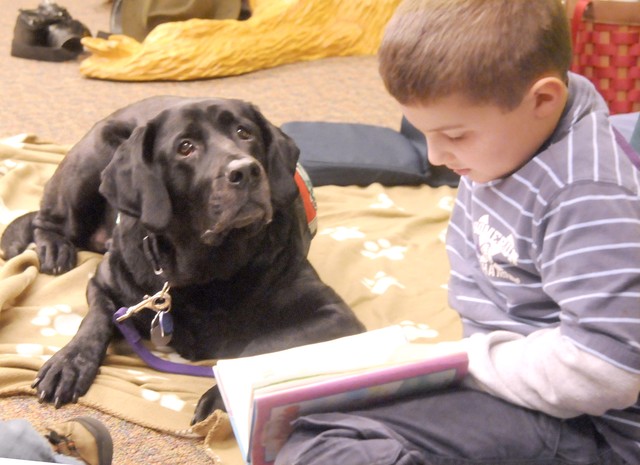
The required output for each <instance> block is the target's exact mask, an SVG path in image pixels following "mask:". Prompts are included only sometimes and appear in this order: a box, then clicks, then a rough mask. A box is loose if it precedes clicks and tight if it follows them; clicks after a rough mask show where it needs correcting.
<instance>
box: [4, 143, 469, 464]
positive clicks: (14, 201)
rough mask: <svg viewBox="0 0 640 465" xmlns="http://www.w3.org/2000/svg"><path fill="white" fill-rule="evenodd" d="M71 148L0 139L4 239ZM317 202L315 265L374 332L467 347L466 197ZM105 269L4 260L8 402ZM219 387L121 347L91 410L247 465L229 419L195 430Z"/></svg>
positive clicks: (70, 325) (72, 322) (356, 191)
mask: <svg viewBox="0 0 640 465" xmlns="http://www.w3.org/2000/svg"><path fill="white" fill-rule="evenodd" d="M68 148H69V147H66V146H59V145H55V144H47V143H43V142H42V141H38V140H37V139H35V138H32V137H26V136H23V137H16V138H13V139H11V140H4V141H0V229H3V228H4V227H5V226H6V224H8V223H9V222H10V221H11V220H12V219H13V218H14V217H16V216H18V215H19V214H21V213H24V212H26V211H29V210H35V209H37V207H38V203H39V200H40V197H41V195H42V189H43V186H44V183H45V182H46V181H47V179H48V178H49V177H50V176H51V175H52V173H53V171H54V170H55V168H56V166H57V164H58V163H59V162H60V161H61V159H62V158H63V157H64V154H65V153H66V151H67V150H68ZM315 194H316V199H317V202H318V208H319V230H318V233H317V235H316V237H315V238H314V240H313V243H312V247H311V252H310V259H311V262H312V263H313V264H314V266H315V267H316V269H317V270H318V272H319V273H320V275H321V277H322V278H323V279H324V280H325V281H326V282H327V283H328V284H330V285H331V286H333V287H334V289H336V291H337V292H338V293H339V294H340V295H342V296H343V298H344V299H345V300H346V301H347V303H349V304H350V305H351V306H352V308H353V309H354V310H355V311H356V313H357V315H358V316H359V317H360V319H361V320H362V321H363V322H364V323H365V324H366V326H367V327H368V328H370V329H372V328H378V327H382V326H386V325H389V324H394V323H398V322H401V321H403V320H412V321H414V322H418V323H424V324H427V325H428V326H429V327H430V328H432V334H433V339H434V341H439V340H450V339H456V338H459V337H460V334H461V327H460V323H459V320H458V317H457V315H456V314H455V313H454V312H453V311H451V310H450V309H448V307H447V304H446V289H445V285H446V281H447V277H448V267H447V260H446V254H445V251H444V245H443V238H444V232H445V228H446V222H447V220H448V217H449V213H450V209H451V207H452V204H453V196H454V194H455V190H454V189H451V188H447V187H442V188H438V189H433V188H430V187H426V186H424V187H383V186H381V185H378V184H375V185H372V186H369V187H367V188H359V187H337V186H324V187H321V188H317V189H316V190H315ZM100 260H101V256H100V255H98V254H93V253H88V252H81V253H80V255H79V265H78V267H77V268H75V269H73V270H72V271H70V272H68V273H66V274H64V275H61V276H57V277H53V276H47V275H43V274H40V273H38V271H37V270H38V268H37V267H38V262H37V256H36V254H35V252H34V251H32V250H28V251H26V252H25V253H23V254H22V255H20V256H18V257H16V258H15V259H12V260H10V261H8V262H6V263H5V262H0V264H1V265H2V267H1V268H0V401H1V398H2V397H7V396H13V395H18V394H29V395H33V394H35V391H34V390H32V389H31V387H30V385H31V383H32V382H33V379H34V377H35V375H36V373H37V370H38V369H39V367H40V366H41V365H42V363H43V361H44V360H45V359H46V358H47V357H48V356H50V355H51V354H52V353H54V352H55V351H56V350H57V349H59V348H60V347H62V346H63V345H64V344H65V343H66V342H67V341H69V340H70V338H71V337H72V336H73V334H74V332H75V330H76V329H77V326H78V324H79V322H80V321H81V319H82V316H83V315H84V314H85V313H86V311H87V305H86V300H85V287H86V284H87V281H88V279H89V278H90V276H91V275H92V273H93V272H94V270H95V267H96V266H97V264H98V263H99V261H100ZM164 356H166V357H169V358H175V357H176V356H175V355H172V354H168V355H167V354H165V355H164ZM203 363H205V364H206V363H209V364H211V363H213V361H208V362H203ZM212 382H213V381H212V380H211V379H208V378H198V377H190V376H184V375H173V374H166V373H160V372H156V371H154V370H152V369H150V368H147V367H146V366H145V365H144V364H143V363H142V362H141V361H140V360H139V359H138V358H137V356H135V355H133V354H132V353H131V351H130V350H129V348H128V347H126V345H124V344H118V345H112V347H111V348H110V351H109V354H108V356H107V359H106V361H105V363H104V365H103V366H102V368H101V370H100V373H99V375H98V377H97V378H96V381H95V383H94V384H93V386H92V387H91V389H90V390H89V392H88V394H87V395H86V396H84V397H82V398H81V399H80V403H81V404H84V405H87V406H91V407H94V408H96V409H99V410H101V411H103V412H106V413H108V414H110V415H113V416H115V417H118V418H122V419H125V420H128V421H131V422H133V423H136V424H139V425H142V426H145V427H148V428H151V429H154V430H157V431H161V432H166V433H171V434H174V435H183V434H184V435H189V436H190V435H194V434H195V435H200V436H206V437H205V443H206V444H207V445H208V446H209V447H211V448H212V449H213V452H214V453H215V454H216V455H217V456H218V457H220V459H221V460H222V462H223V463H226V464H237V465H240V464H241V463H242V461H241V459H240V457H239V452H238V450H237V448H236V447H235V443H234V440H233V437H232V435H231V433H230V429H229V425H228V420H227V418H226V416H225V415H223V414H220V415H214V416H213V417H211V418H210V419H209V420H208V421H207V422H204V423H203V424H200V425H197V427H196V428H194V429H189V421H190V418H191V415H192V414H193V410H194V407H195V403H196V402H197V400H198V398H199V397H200V395H201V394H202V393H203V392H204V391H206V390H207V389H208V388H209V387H210V386H211V385H212ZM51 408H52V407H51Z"/></svg>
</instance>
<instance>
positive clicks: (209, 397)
mask: <svg viewBox="0 0 640 465" xmlns="http://www.w3.org/2000/svg"><path fill="white" fill-rule="evenodd" d="M215 410H225V408H224V402H223V401H222V396H221V395H220V390H219V389H218V386H217V385H214V386H213V387H212V388H211V389H209V390H208V391H207V392H205V393H204V394H203V395H202V397H200V400H199V401H198V405H196V411H195V414H194V415H193V419H192V420H191V424H192V425H195V424H196V423H198V422H201V421H202V420H206V418H207V417H208V416H209V415H211V414H212V413H213V412H214V411H215Z"/></svg>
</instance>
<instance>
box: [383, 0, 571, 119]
mask: <svg viewBox="0 0 640 465" xmlns="http://www.w3.org/2000/svg"><path fill="white" fill-rule="evenodd" d="M571 56H572V55H571V37H570V33H569V24H568V21H567V18H566V14H565V9H564V7H563V5H562V3H561V1H560V0H404V1H403V3H401V4H400V6H399V7H398V9H397V11H396V12H395V14H394V16H393V18H392V19H391V21H390V22H389V24H388V26H387V29H386V31H385V35H384V38H383V40H382V44H381V46H380V51H379V60H380V74H381V76H382V79H383V81H384V83H385V86H386V87H387V90H388V91H389V93H390V94H391V95H392V96H393V97H394V98H395V99H396V100H398V102H400V103H401V104H428V103H432V102H434V101H435V100H437V99H439V98H444V97H447V96H450V95H452V94H454V93H459V94H461V95H462V96H464V97H466V98H468V99H469V100H470V101H472V102H474V103H477V104H490V103H493V104H497V105H498V106H500V107H502V108H505V109H513V108H515V107H516V106H517V105H518V104H519V103H520V102H521V100H522V97H523V96H524V94H525V92H526V90H527V89H528V88H529V86H530V85H531V84H533V82H534V81H535V80H536V79H538V78H540V77H542V76H545V75H551V76H557V77H559V78H561V79H562V80H566V76H567V71H568V70H569V66H570V64H571Z"/></svg>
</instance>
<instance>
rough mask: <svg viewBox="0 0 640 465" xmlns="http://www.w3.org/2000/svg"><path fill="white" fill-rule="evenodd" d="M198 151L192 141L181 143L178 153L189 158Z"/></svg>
mask: <svg viewBox="0 0 640 465" xmlns="http://www.w3.org/2000/svg"><path fill="white" fill-rule="evenodd" d="M195 150H196V146H195V145H193V144H192V143H191V141H190V140H183V141H180V143H179V144H178V153H179V154H180V155H182V156H183V157H188V156H189V155H191V154H192V153H193V152H194V151H195Z"/></svg>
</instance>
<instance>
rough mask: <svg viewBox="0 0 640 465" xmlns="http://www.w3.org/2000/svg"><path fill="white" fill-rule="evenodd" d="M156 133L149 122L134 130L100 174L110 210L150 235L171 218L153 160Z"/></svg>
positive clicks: (159, 229) (161, 227) (159, 172)
mask: <svg viewBox="0 0 640 465" xmlns="http://www.w3.org/2000/svg"><path fill="white" fill-rule="evenodd" d="M156 132H157V130H156V126H155V124H154V123H153V122H150V123H148V124H147V125H146V126H139V127H137V128H135V129H134V130H133V132H132V133H131V136H130V137H129V138H128V139H127V140H126V141H124V142H123V143H122V144H121V145H120V147H118V149H117V150H116V152H115V154H114V156H113V158H112V159H111V161H110V162H109V164H108V165H107V167H106V168H105V169H104V170H103V171H102V174H101V183H100V193H101V194H102V195H103V196H104V197H105V198H106V199H107V201H108V202H109V203H110V204H111V205H113V207H114V208H116V209H117V210H118V211H121V212H123V213H125V214H127V215H130V216H133V217H136V218H139V219H140V221H142V224H144V225H145V226H146V227H147V228H148V229H149V230H150V231H153V232H159V231H162V230H164V229H165V228H166V227H167V225H168V224H169V220H170V218H171V215H172V210H171V199H170V198H169V192H168V191H167V188H166V186H165V183H164V181H163V179H164V178H163V176H162V167H161V166H160V164H159V163H157V162H156V161H155V160H154V158H155V157H154V142H155V138H156Z"/></svg>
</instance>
